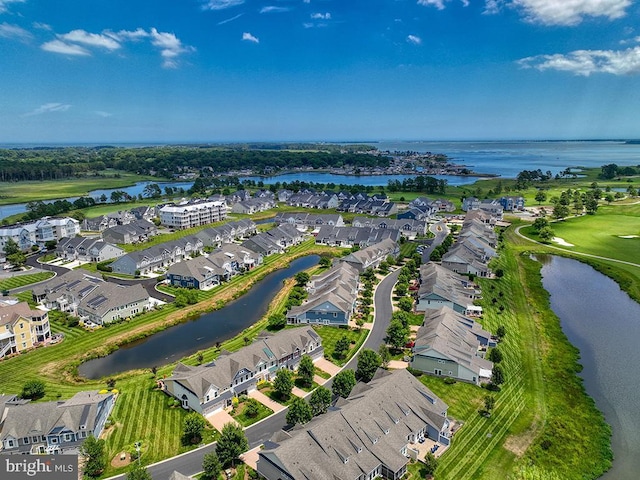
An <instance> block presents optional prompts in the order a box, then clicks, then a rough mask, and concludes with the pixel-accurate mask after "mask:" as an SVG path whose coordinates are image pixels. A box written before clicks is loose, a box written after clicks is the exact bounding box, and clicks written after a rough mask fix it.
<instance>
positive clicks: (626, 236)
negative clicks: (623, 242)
mask: <svg viewBox="0 0 640 480" xmlns="http://www.w3.org/2000/svg"><path fill="white" fill-rule="evenodd" d="M618 237H620V238H638V235H618Z"/></svg>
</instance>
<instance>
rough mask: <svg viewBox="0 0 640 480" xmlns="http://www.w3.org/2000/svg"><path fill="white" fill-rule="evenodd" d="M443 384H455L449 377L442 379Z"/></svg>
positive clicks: (453, 379) (454, 380)
mask: <svg viewBox="0 0 640 480" xmlns="http://www.w3.org/2000/svg"><path fill="white" fill-rule="evenodd" d="M444 383H446V384H447V385H453V384H454V383H456V379H455V378H451V377H447V378H445V379H444Z"/></svg>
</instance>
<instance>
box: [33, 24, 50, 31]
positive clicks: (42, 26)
mask: <svg viewBox="0 0 640 480" xmlns="http://www.w3.org/2000/svg"><path fill="white" fill-rule="evenodd" d="M31 25H33V28H36V29H38V30H45V31H47V32H50V31H51V30H53V29H52V28H51V25H48V24H46V23H42V22H33V23H32V24H31Z"/></svg>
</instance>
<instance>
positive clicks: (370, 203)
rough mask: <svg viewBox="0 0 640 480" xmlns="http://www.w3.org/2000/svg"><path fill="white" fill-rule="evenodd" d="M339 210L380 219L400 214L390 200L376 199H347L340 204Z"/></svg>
mask: <svg viewBox="0 0 640 480" xmlns="http://www.w3.org/2000/svg"><path fill="white" fill-rule="evenodd" d="M338 210H339V211H341V212H349V213H360V214H366V215H376V216H378V217H390V216H391V215H395V214H396V213H398V206H397V205H396V204H395V203H394V202H390V201H389V200H388V199H386V198H385V199H384V200H378V199H376V198H374V197H371V198H367V199H364V200H358V199H356V198H354V199H345V200H342V201H341V202H340V205H339V206H338Z"/></svg>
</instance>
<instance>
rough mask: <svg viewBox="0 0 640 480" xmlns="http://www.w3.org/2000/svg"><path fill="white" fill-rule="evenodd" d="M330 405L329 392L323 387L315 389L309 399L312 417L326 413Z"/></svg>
mask: <svg viewBox="0 0 640 480" xmlns="http://www.w3.org/2000/svg"><path fill="white" fill-rule="evenodd" d="M330 405H331V390H329V389H328V388H325V387H322V386H320V387H318V388H316V389H315V390H314V391H313V393H312V394H311V397H309V406H310V407H311V413H313V415H314V416H316V415H320V414H322V413H327V409H328V408H329V406H330Z"/></svg>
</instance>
